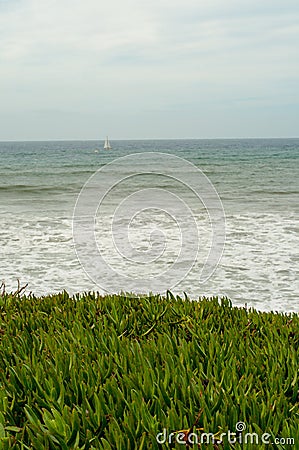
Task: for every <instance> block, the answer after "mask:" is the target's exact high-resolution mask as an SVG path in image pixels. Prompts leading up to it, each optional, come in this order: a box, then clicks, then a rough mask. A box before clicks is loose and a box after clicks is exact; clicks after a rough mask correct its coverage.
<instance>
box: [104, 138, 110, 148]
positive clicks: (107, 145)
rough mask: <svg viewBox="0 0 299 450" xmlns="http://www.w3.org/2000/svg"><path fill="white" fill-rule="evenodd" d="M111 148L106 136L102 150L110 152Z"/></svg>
mask: <svg viewBox="0 0 299 450" xmlns="http://www.w3.org/2000/svg"><path fill="white" fill-rule="evenodd" d="M111 148H112V147H111V145H110V142H109V139H108V136H106V139H105V144H104V149H105V150H111Z"/></svg>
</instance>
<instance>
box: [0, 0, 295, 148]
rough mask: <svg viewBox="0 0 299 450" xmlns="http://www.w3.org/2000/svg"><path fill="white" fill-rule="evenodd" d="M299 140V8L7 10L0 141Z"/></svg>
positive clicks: (2, 15)
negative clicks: (259, 138) (251, 138)
mask: <svg viewBox="0 0 299 450" xmlns="http://www.w3.org/2000/svg"><path fill="white" fill-rule="evenodd" d="M106 134H108V135H109V136H110V138H111V140H113V139H158V138H160V139H163V138H165V139H167V138H174V139H175V138H182V139H184V138H233V137H236V138H240V137H244V138H246V137H298V136H299V2H298V0H263V1H261V0H246V1H245V0H209V1H207V0H109V1H104V0H80V1H79V0H0V140H48V139H101V140H102V139H103V138H104V137H105V135H106Z"/></svg>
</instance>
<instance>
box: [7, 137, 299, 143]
mask: <svg viewBox="0 0 299 450" xmlns="http://www.w3.org/2000/svg"><path fill="white" fill-rule="evenodd" d="M250 139H252V140H253V139H255V140H256V139H261V140H263V139H264V140H265V139H299V136H287V137H286V136H280V137H277V136H276V137H273V136H266V137H265V136H264V137H200V138H198V137H196V138H194V137H193V138H188V137H186V138H138V139H129V138H125V139H122V138H117V139H113V138H112V139H111V138H109V140H110V141H113V142H116V141H136V142H137V141H201V140H202V141H208V140H211V141H212V140H250ZM82 141H85V142H86V141H90V142H99V141H100V142H102V141H105V138H102V139H90V138H86V139H82V138H81V139H78V138H76V139H72V138H64V139H3V140H2V139H0V142H82Z"/></svg>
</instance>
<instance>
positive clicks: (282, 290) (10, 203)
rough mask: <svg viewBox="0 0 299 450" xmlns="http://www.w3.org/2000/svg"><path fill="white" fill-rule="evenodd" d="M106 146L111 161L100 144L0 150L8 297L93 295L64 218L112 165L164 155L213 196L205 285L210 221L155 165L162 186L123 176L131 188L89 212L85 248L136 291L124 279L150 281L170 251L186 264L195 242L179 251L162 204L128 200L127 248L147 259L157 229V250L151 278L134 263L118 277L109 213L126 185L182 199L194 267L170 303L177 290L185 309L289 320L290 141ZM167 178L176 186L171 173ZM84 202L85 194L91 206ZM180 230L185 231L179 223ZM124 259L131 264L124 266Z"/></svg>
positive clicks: (294, 194)
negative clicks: (264, 313)
mask: <svg viewBox="0 0 299 450" xmlns="http://www.w3.org/2000/svg"><path fill="white" fill-rule="evenodd" d="M112 145H113V149H112V150H111V151H110V152H104V150H101V148H102V143H97V142H92V141H89V142H88V141H85V142H78V141H76V142H26V143H25V142H24V143H22V142H17V143H14V142H9V143H8V142H2V143H0V245H1V273H0V276H1V279H3V280H5V283H6V286H7V289H8V290H13V289H15V288H16V285H17V278H19V279H20V281H21V283H27V282H28V284H29V286H28V290H30V291H32V292H34V293H36V294H46V293H52V292H57V291H61V290H63V289H66V290H68V291H70V292H78V291H84V290H91V289H92V290H93V289H95V290H100V288H99V287H98V286H96V285H95V284H94V283H93V282H92V280H90V278H89V277H88V276H87V274H86V273H85V271H84V270H83V268H82V266H81V264H80V262H79V261H78V258H77V255H76V251H75V248H74V244H73V236H72V216H73V211H74V206H75V204H76V200H77V197H78V195H79V193H80V190H81V188H82V186H83V185H84V183H86V181H87V180H88V179H89V177H90V176H91V175H92V174H94V173H95V172H96V171H97V170H98V169H99V168H100V167H103V166H104V165H105V164H107V163H108V162H111V161H113V160H115V158H118V157H122V156H126V155H129V154H131V153H139V152H144V153H147V152H163V153H169V154H171V155H176V156H179V157H181V158H184V159H186V160H187V161H190V162H191V163H193V164H194V165H195V166H196V167H198V168H199V169H200V170H202V171H203V172H204V173H205V174H206V175H207V177H208V178H209V179H210V180H211V182H212V183H213V185H214V187H215V188H216V190H217V192H218V194H219V196H220V198H221V200H222V203H223V207H224V210H225V216H226V243H225V248H224V252H223V256H222V259H221V261H220V263H219V264H218V266H217V268H216V270H215V272H214V274H213V275H212V276H211V277H210V278H209V280H208V281H207V282H206V283H204V284H202V283H200V281H199V278H200V277H199V274H200V270H201V266H202V264H203V261H204V259H205V258H206V257H207V254H208V251H209V245H210V244H209V243H210V241H211V230H210V226H209V216H208V214H207V212H206V210H205V208H204V207H203V205H202V204H200V203H199V202H198V199H197V198H196V197H195V196H194V195H193V194H192V192H189V190H188V186H184V185H183V184H180V183H176V184H175V182H174V181H173V180H170V179H169V177H168V178H167V177H166V178H165V177H164V178H163V172H164V171H165V170H166V168H165V167H163V166H161V174H162V175H161V177H160V178H158V177H157V176H153V175H152V176H151V174H150V173H149V174H148V175H147V176H143V177H139V178H138V176H137V177H135V178H134V177H133V176H132V177H131V179H130V180H131V181H130V182H131V184H130V185H128V184H126V183H127V182H125V181H123V182H122V184H119V185H118V188H117V187H114V191H113V190H112V191H111V192H110V193H109V195H110V197H109V196H107V198H106V203H105V202H104V203H103V205H102V208H101V209H99V210H98V211H97V212H96V220H95V239H96V241H97V244H98V248H99V251H101V252H102V254H103V255H104V257H105V258H106V259H107V261H108V263H109V264H111V267H113V270H115V271H116V272H118V271H122V272H124V270H127V271H128V273H126V275H127V276H128V277H129V279H131V280H132V290H134V277H136V279H137V278H138V277H139V279H140V276H141V275H140V274H141V273H142V271H143V275H142V276H144V277H146V276H152V277H155V276H156V275H157V274H158V273H159V272H161V271H162V272H163V271H164V270H165V267H167V265H170V264H172V263H173V261H174V260H175V258H176V257H177V254H179V253H180V252H183V253H182V254H183V257H184V258H185V259H186V261H187V260H188V258H191V255H192V254H193V253H194V252H193V246H194V238H193V236H191V234H190V239H188V238H187V239H185V240H184V242H183V243H182V241H181V236H182V229H180V228H178V226H177V222H176V221H175V220H174V218H173V217H169V215H168V214H167V207H169V205H165V211H166V212H165V211H164V212H163V204H162V203H163V202H162V200H163V195H162V197H161V199H162V200H161V204H159V201H158V202H157V205H156V208H153V209H152V210H151V211H148V210H143V204H142V203H143V202H142V197H136V199H137V200H136V201H138V202H139V204H138V205H137V209H138V208H139V210H140V212H139V214H137V215H136V216H135V217H134V218H133V219H132V221H131V223H130V230H129V234H130V236H129V239H130V242H131V243H132V248H133V249H137V250H138V251H141V252H142V251H145V253H144V254H145V255H146V251H147V250H148V249H149V247H150V246H152V245H153V243H152V242H151V241H150V239H151V236H153V235H152V234H151V233H152V232H153V231H157V230H158V231H159V230H160V232H161V233H162V234H163V236H164V238H166V240H167V246H166V247H165V251H163V254H161V256H160V257H159V258H157V260H156V261H155V263H154V264H153V265H152V266H151V272H150V273H149V272H148V273H147V271H148V267H147V266H145V265H142V264H139V265H136V264H135V265H134V264H127V265H126V266H124V260H123V258H122V256H121V255H120V253H117V252H116V253H113V251H112V250H113V249H111V248H110V246H111V227H110V226H109V220H110V219H111V215H113V213H114V212H115V208H116V207H118V206H119V205H120V204H121V203H122V201H126V200H127V199H128V197H129V196H130V195H131V193H132V186H133V187H134V186H135V187H136V189H137V190H139V191H140V190H142V189H148V188H149V187H151V186H152V187H155V188H157V189H161V192H162V190H163V189H164V190H168V191H173V192H174V193H175V195H176V196H177V198H178V199H184V201H185V203H187V206H188V207H189V208H190V210H191V211H192V214H193V216H194V217H195V219H196V222H197V225H198V230H199V233H198V244H199V249H200V250H199V253H198V255H199V258H198V260H197V261H195V262H194V264H191V265H192V269H191V270H190V272H189V273H188V274H187V275H186V277H185V278H184V279H183V280H182V281H181V283H180V284H179V285H178V286H176V288H175V289H174V290H175V291H176V292H178V293H182V292H183V291H186V292H187V293H188V294H189V295H190V296H192V297H193V298H196V297H198V296H200V295H216V294H217V295H218V294H219V295H227V296H229V297H230V298H231V299H232V301H233V303H234V304H236V305H244V304H245V303H247V304H248V305H253V306H255V307H256V308H258V309H266V310H270V309H275V310H283V311H298V310H299V304H298V294H299V265H298V262H299V255H298V253H299V227H298V213H299V206H298V193H299V181H298V180H299V164H298V162H299V140H298V139H297V140H296V139H287V140H282V139H281V140H279V139H275V140H269V139H267V140H190V141H183V140H180V141H165V140H164V141H115V142H113V141H112ZM96 148H98V149H99V151H98V153H95V149H96ZM117 170H119V173H118V174H116V178H117V177H121V176H122V173H121V167H120V168H118V169H117ZM182 170H183V169H182ZM139 172H140V167H138V164H137V162H136V165H134V163H133V164H132V167H131V175H134V174H138V173H139ZM149 172H150V168H149ZM173 175H174V179H175V178H176V177H179V175H180V174H179V173H178V172H177V173H174V174H173ZM151 177H152V178H151ZM134 183H135V184H134ZM117 189H118V191H117ZM115 192H117V195H116V194H115V195H113V193H115ZM94 194H95V193H94V192H93V191H92V189H91V191H90V195H91V197H90V198H92V196H93V195H94ZM177 213H178V215H179V214H180V211H179V209H178V211H177ZM121 224H122V218H121V217H120V218H118V228H117V230H118V233H120V235H119V236H121V233H127V228H124V229H122V227H121ZM125 224H126V221H125V220H124V225H125ZM184 226H186V227H188V221H187V220H186V223H185V225H184ZM181 228H182V225H181ZM183 231H184V230H183ZM187 231H188V230H187ZM190 233H191V232H190ZM187 236H188V235H187ZM89 250H90V249H89V248H88V246H86V252H89ZM141 254H142V253H141ZM182 254H181V255H182ZM123 256H125V257H127V258H129V260H130V255H123ZM184 258H182V262H181V264H184ZM191 262H192V261H191ZM189 263H190V261H189V262H188V264H189ZM95 264H96V261H95ZM124 267H125V268H124ZM134 270H135V272H136V273H135V272H134ZM103 276H104V274H103Z"/></svg>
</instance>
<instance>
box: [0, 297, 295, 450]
mask: <svg viewBox="0 0 299 450" xmlns="http://www.w3.org/2000/svg"><path fill="white" fill-rule="evenodd" d="M298 348H299V316H298V315H297V314H289V315H288V314H278V313H274V312H271V313H262V312H257V311H255V310H251V309H250V310H248V309H246V308H236V307H233V306H232V304H231V302H230V301H229V300H228V299H226V298H223V299H218V298H216V297H215V298H210V299H207V298H201V299H199V301H191V300H189V299H188V298H187V297H185V298H180V297H174V296H173V295H172V294H170V293H168V294H167V295H166V296H165V297H161V296H158V295H147V296H136V295H129V294H120V295H106V296H100V295H98V294H96V293H86V294H81V295H76V296H73V297H70V296H69V295H68V294H67V293H66V292H63V293H60V294H57V295H52V296H47V297H41V298H37V297H34V296H33V295H27V296H26V295H23V293H22V292H17V293H16V294H14V295H12V294H8V293H5V292H4V291H3V292H2V293H1V295H0V449H34V450H42V449H43V450H44V449H107V450H108V449H116V450H126V449H128V450H129V449H136V450H137V449H139V450H142V449H144V450H145V449H159V448H170V445H169V444H167V443H165V444H163V445H161V444H159V443H158V442H157V439H156V436H157V434H158V433H161V432H162V430H164V429H166V430H167V433H169V434H170V433H175V432H176V431H178V430H186V437H187V434H188V433H191V432H192V431H196V432H197V433H203V432H205V433H214V434H215V436H219V435H220V434H221V433H222V432H224V433H225V432H226V431H227V430H235V426H236V423H238V422H240V421H242V422H244V423H246V424H247V428H246V431H247V432H253V433H257V434H259V435H262V434H263V433H270V434H271V436H273V437H275V436H279V437H281V438H283V437H284V438H289V437H293V438H295V441H296V440H297V442H296V443H295V447H294V448H299V441H298V421H299V410H298V406H299V377H298V368H299V360H298V359H299V358H298ZM175 445H176V448H184V444H181V445H178V444H175ZM229 445H230V444H227V443H225V442H222V443H221V442H218V443H214V444H212V443H210V444H201V448H211V449H213V448H219V449H222V448H224V449H226V448H230V446H229ZM186 447H188V445H187V442H186V444H185V448H186ZM189 448H191V446H189ZM194 448H198V445H196V446H195V445H194ZM233 448H235V449H241V448H242V446H241V444H238V443H236V444H234V446H233ZM246 448H248V449H250V448H252V449H254V448H256V446H255V445H254V444H253V445H252V446H251V445H250V444H248V445H247V446H246ZM258 448H263V447H262V446H259V447H258ZM271 448H279V449H283V448H287V447H284V446H283V445H277V446H276V447H275V445H273V446H272V447H271Z"/></svg>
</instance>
